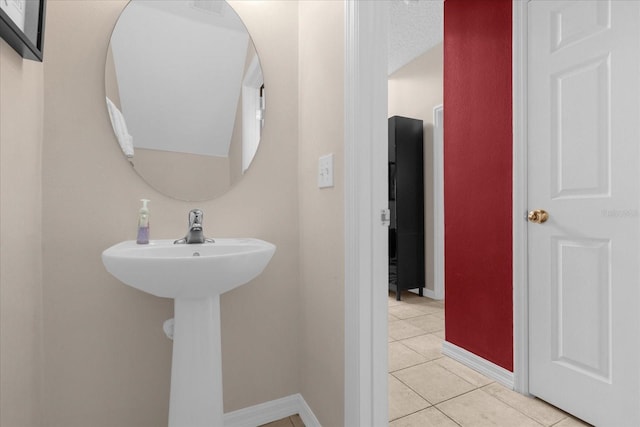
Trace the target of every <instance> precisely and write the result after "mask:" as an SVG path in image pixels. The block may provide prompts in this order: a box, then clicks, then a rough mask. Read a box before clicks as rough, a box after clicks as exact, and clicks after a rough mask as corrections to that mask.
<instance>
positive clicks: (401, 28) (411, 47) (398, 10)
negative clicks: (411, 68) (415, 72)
mask: <svg viewBox="0 0 640 427" xmlns="http://www.w3.org/2000/svg"><path fill="white" fill-rule="evenodd" d="M389 3H390V4H389V65H388V70H387V71H388V73H389V75H391V74H392V73H394V72H395V71H397V70H398V69H399V68H401V67H402V66H403V65H405V64H407V63H409V62H411V61H412V60H413V59H415V58H417V57H418V56H420V55H422V54H423V53H424V52H426V51H427V50H429V49H431V48H432V47H433V46H435V45H437V44H438V43H441V42H442V37H443V36H442V34H443V32H442V26H443V25H442V24H443V20H444V12H443V11H444V0H390V2H389Z"/></svg>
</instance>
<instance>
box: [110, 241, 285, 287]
mask: <svg viewBox="0 0 640 427" xmlns="http://www.w3.org/2000/svg"><path fill="white" fill-rule="evenodd" d="M275 250H276V247H275V245H273V244H271V243H268V242H265V241H263V240H258V239H249V238H247V239H216V241H215V243H202V244H191V245H188V244H178V245H175V244H173V240H152V241H150V242H149V244H148V245H138V244H137V243H136V242H135V241H134V240H128V241H126V242H121V243H118V244H116V245H114V246H111V247H110V248H109V249H107V250H105V251H104V252H103V253H102V262H103V263H104V266H105V267H106V269H107V271H108V272H109V273H111V274H112V275H113V276H114V277H116V278H117V279H119V280H120V281H121V282H123V283H126V284H127V285H129V286H132V287H134V288H136V289H139V290H141V291H144V292H147V293H150V294H152V295H155V296H158V297H165V298H203V297H209V296H214V295H220V294H222V293H224V292H227V291H229V290H231V289H233V288H236V287H238V286H240V285H243V284H245V283H247V282H249V281H250V280H252V279H254V278H255V277H257V276H258V275H259V274H260V273H262V271H263V270H264V268H265V267H266V266H267V264H268V263H269V261H270V260H271V257H272V256H273V254H274V252H275Z"/></svg>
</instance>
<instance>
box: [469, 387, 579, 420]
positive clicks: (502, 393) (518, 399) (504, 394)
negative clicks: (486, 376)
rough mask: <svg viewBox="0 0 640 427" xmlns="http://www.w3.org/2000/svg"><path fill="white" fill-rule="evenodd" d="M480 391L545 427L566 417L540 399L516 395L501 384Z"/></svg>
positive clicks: (563, 413)
mask: <svg viewBox="0 0 640 427" xmlns="http://www.w3.org/2000/svg"><path fill="white" fill-rule="evenodd" d="M482 390H484V391H485V392H487V393H489V394H490V395H491V396H493V397H495V398H498V399H500V400H502V401H503V402H504V403H506V404H507V405H509V406H511V407H513V408H515V409H517V410H518V411H520V412H522V413H523V414H525V415H527V416H528V417H531V418H533V419H534V420H536V421H538V422H539V423H540V424H543V425H545V426H551V425H553V424H555V423H557V422H558V421H560V420H562V419H564V418H566V417H567V416H568V414H566V413H565V412H563V411H561V410H559V409H558V408H556V407H554V406H551V405H549V404H548V403H546V402H544V401H542V400H540V399H536V398H533V397H527V396H524V395H522V394H520V393H516V392H515V391H513V390H509V389H508V388H506V387H504V386H502V385H501V384H497V383H493V384H490V385H488V386H486V387H484V388H482Z"/></svg>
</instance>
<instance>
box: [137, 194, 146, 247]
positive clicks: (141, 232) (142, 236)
mask: <svg viewBox="0 0 640 427" xmlns="http://www.w3.org/2000/svg"><path fill="white" fill-rule="evenodd" d="M140 201H141V202H142V207H141V208H140V211H139V212H138V238H137V239H136V243H137V244H139V245H146V244H148V243H149V208H148V207H147V203H149V200H148V199H140Z"/></svg>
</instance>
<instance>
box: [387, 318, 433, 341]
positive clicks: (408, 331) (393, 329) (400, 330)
mask: <svg viewBox="0 0 640 427" xmlns="http://www.w3.org/2000/svg"><path fill="white" fill-rule="evenodd" d="M388 331H389V336H390V337H391V338H393V339H394V340H403V339H405V338H411V337H416V336H418V335H424V334H425V333H426V332H425V331H424V330H422V329H420V328H419V327H417V326H414V325H412V324H411V323H409V322H408V321H407V320H394V321H393V322H389V325H388Z"/></svg>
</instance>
